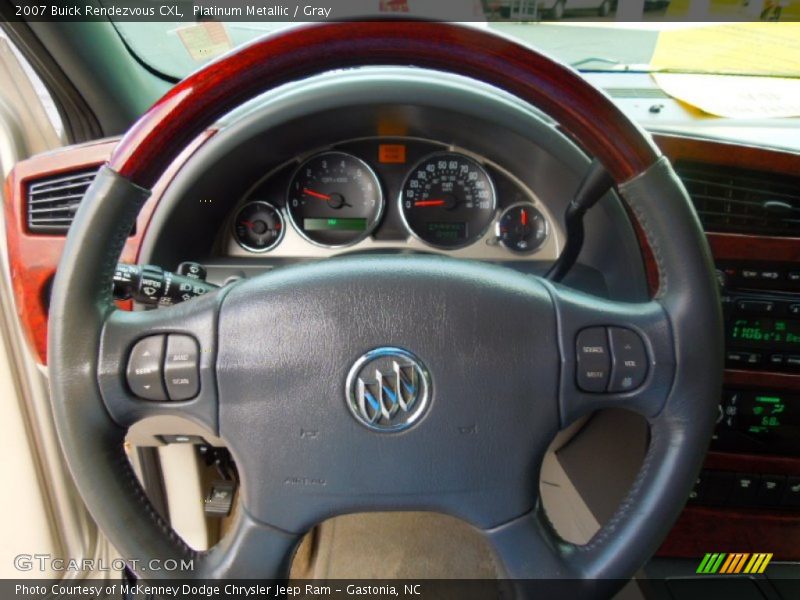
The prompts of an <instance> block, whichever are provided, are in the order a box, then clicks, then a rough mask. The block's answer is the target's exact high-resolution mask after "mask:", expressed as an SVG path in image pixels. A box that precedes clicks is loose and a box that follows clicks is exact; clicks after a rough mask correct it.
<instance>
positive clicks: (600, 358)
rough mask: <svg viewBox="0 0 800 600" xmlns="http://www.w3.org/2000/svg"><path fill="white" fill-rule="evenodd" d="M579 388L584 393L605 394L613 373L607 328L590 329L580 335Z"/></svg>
mask: <svg viewBox="0 0 800 600" xmlns="http://www.w3.org/2000/svg"><path fill="white" fill-rule="evenodd" d="M576 346H577V353H578V374H577V379H578V387H579V388H580V389H582V390H583V391H584V392H605V391H606V388H607V387H608V380H609V376H610V375H609V374H610V371H611V358H610V356H609V352H608V337H607V336H606V329H605V327H589V328H587V329H583V330H582V331H580V332H579V333H578V339H577V341H576Z"/></svg>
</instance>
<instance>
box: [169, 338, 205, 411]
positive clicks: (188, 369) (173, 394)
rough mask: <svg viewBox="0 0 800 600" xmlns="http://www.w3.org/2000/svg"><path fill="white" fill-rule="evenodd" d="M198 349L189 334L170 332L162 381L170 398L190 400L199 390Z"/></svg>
mask: <svg viewBox="0 0 800 600" xmlns="http://www.w3.org/2000/svg"><path fill="white" fill-rule="evenodd" d="M198 361H199V351H198V349H197V342H196V341H195V340H194V338H193V337H191V336H189V335H180V334H177V333H173V334H170V336H169V337H168V338H167V353H166V357H165V359H164V381H166V384H167V394H168V395H169V399H170V400H191V399H192V398H194V397H195V396H197V394H198V393H199V392H200V371H199V367H198Z"/></svg>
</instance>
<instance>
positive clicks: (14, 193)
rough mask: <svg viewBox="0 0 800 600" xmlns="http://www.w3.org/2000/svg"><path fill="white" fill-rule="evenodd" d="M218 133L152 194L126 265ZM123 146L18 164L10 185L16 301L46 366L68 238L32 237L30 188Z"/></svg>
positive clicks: (104, 144)
mask: <svg viewBox="0 0 800 600" xmlns="http://www.w3.org/2000/svg"><path fill="white" fill-rule="evenodd" d="M214 132H215V130H213V129H209V130H207V131H206V132H205V133H203V134H202V135H201V136H199V137H198V138H196V139H195V140H194V141H192V143H190V144H189V146H188V147H187V148H186V149H185V150H184V152H183V153H181V154H180V155H179V157H178V159H177V160H176V161H174V162H173V163H172V164H171V165H170V166H169V168H168V169H167V171H166V173H165V174H164V176H163V177H162V178H161V179H160V180H159V181H158V182H157V184H156V185H155V186H154V188H153V194H152V195H151V196H150V198H149V199H148V200H147V202H146V203H145V205H144V207H143V208H142V210H141V212H140V213H139V216H138V217H137V220H136V233H135V235H132V236H130V237H129V238H128V240H127V242H126V243H125V247H124V249H123V251H122V255H121V256H120V260H121V261H123V262H136V257H137V255H138V253H139V246H140V245H141V242H142V240H143V239H144V235H145V233H146V231H147V227H148V225H149V223H150V218H151V216H152V214H153V211H154V210H155V207H156V206H157V204H158V201H159V199H160V196H161V194H162V192H163V191H164V189H165V188H166V186H167V185H168V183H169V182H170V181H171V180H172V178H173V177H174V175H175V173H177V171H178V169H179V168H180V166H181V165H182V164H183V163H184V162H185V161H186V159H187V158H188V157H189V156H191V154H192V153H194V151H195V150H196V149H197V148H198V147H199V146H200V145H202V143H203V142H204V141H205V140H207V139H208V138H209V137H210V136H211V135H213V134H214ZM118 142H119V139H118V138H114V139H105V140H100V141H98V142H93V143H90V144H83V145H79V146H69V147H67V148H62V149H59V150H55V151H53V152H48V153H45V154H38V155H36V156H33V157H31V158H29V159H27V160H23V161H20V162H18V163H17V164H16V165H15V166H14V168H13V169H12V170H11V173H10V174H9V176H8V178H7V179H6V181H5V185H4V198H5V207H4V211H5V222H6V239H7V244H8V259H9V267H10V270H11V280H12V288H13V292H14V301H15V304H16V311H17V315H18V316H19V319H20V323H21V325H22V329H23V331H24V333H25V337H26V339H27V341H28V344H29V346H30V348H31V350H32V352H33V353H34V356H35V357H36V358H37V359H38V361H39V362H40V363H41V364H47V310H48V305H49V291H50V285H51V283H52V280H53V277H54V275H55V272H56V267H57V266H58V262H59V260H60V259H61V253H62V252H63V250H64V244H65V242H66V236H64V235H63V234H43V233H32V232H30V231H29V230H28V226H27V218H26V212H25V197H26V191H27V185H28V182H30V181H31V180H34V179H40V178H42V177H49V176H53V175H59V174H61V173H66V172H71V171H77V170H82V169H89V168H92V167H99V166H101V165H103V164H105V163H106V162H107V161H108V160H109V158H110V157H111V154H112V153H113V151H114V149H115V148H116V147H117V144H118ZM122 308H124V306H122Z"/></svg>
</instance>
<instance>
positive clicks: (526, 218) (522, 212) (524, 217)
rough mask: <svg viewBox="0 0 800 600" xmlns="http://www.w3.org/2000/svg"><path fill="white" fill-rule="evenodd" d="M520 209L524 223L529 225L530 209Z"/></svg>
mask: <svg viewBox="0 0 800 600" xmlns="http://www.w3.org/2000/svg"><path fill="white" fill-rule="evenodd" d="M519 210H520V213H521V214H520V216H521V218H522V224H523V225H527V224H528V211H526V210H525V209H524V208H520V209H519Z"/></svg>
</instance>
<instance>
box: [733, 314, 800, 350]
mask: <svg viewBox="0 0 800 600" xmlns="http://www.w3.org/2000/svg"><path fill="white" fill-rule="evenodd" d="M727 334H728V342H729V343H731V345H736V346H747V347H769V348H781V349H786V350H791V349H795V350H797V351H798V352H800V320H792V319H772V318H769V317H738V316H737V317H736V318H734V319H731V320H730V321H729V322H728V332H727Z"/></svg>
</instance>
